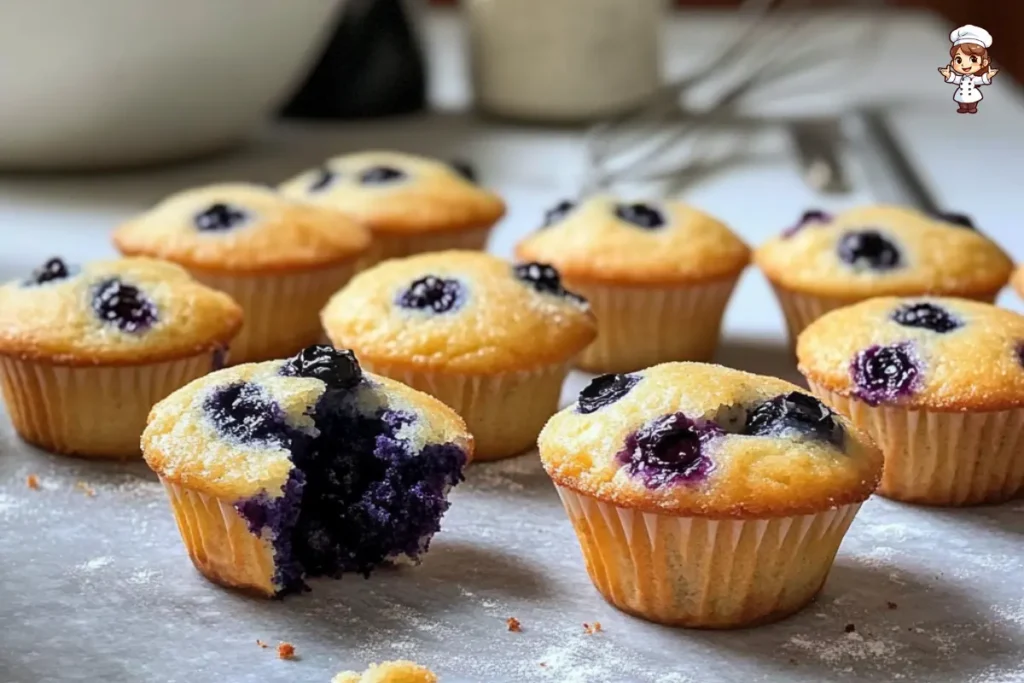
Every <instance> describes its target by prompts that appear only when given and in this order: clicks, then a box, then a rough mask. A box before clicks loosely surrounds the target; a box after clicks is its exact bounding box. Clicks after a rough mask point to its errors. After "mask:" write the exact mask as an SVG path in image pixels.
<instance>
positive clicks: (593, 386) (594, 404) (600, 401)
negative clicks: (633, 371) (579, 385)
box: [576, 375, 640, 415]
mask: <svg viewBox="0 0 1024 683" xmlns="http://www.w3.org/2000/svg"><path fill="white" fill-rule="evenodd" d="M639 381H640V378H639V377H637V376H636V375H600V376H598V377H595V378H594V379H592V380H591V381H590V384H588V385H587V386H586V387H585V388H584V389H583V391H581V392H580V396H579V399H578V400H577V402H576V403H577V407H576V410H577V412H579V413H582V414H583V415H587V414H589V413H593V412H595V411H597V410H600V409H601V408H604V407H605V406H606V405H610V404H612V403H615V402H616V401H618V400H619V399H620V398H622V397H623V396H625V395H626V394H628V393H629V390H630V389H632V388H633V387H634V386H636V384H637V382H639Z"/></svg>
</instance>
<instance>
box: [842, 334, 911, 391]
mask: <svg viewBox="0 0 1024 683" xmlns="http://www.w3.org/2000/svg"><path fill="white" fill-rule="evenodd" d="M850 376H851V377H852V378H853V382H854V384H855V385H856V390H855V393H856V395H857V396H859V397H860V398H861V399H863V400H864V401H865V402H866V403H868V404H869V405H878V404H879V403H882V402H885V401H892V400H894V399H897V398H900V397H901V396H907V395H910V394H912V393H913V392H914V389H915V388H916V386H917V383H918V381H919V379H920V376H921V368H920V366H919V365H918V363H917V361H916V358H915V353H914V349H913V346H912V345H911V344H909V343H902V344H892V345H890V346H872V347H870V348H868V349H865V350H863V351H861V352H860V353H858V354H857V356H856V357H855V358H854V359H853V362H852V363H851V364H850Z"/></svg>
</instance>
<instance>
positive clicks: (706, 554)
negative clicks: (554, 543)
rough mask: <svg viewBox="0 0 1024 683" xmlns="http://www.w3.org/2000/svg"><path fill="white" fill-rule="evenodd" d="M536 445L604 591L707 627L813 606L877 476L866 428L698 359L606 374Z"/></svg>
mask: <svg viewBox="0 0 1024 683" xmlns="http://www.w3.org/2000/svg"><path fill="white" fill-rule="evenodd" d="M539 444H540V457H541V461H542V462H543V464H544V469H545V470H546V471H547V473H548V474H549V475H550V476H551V478H552V479H553V480H554V482H555V486H556V488H557V489H558V492H559V495H560V496H561V498H562V502H563V503H564V504H565V509H566V512H567V513H568V515H569V518H570V519H571V520H572V524H573V526H574V528H575V530H576V534H577V536H578V537H579V540H580V545H581V546H582V549H583V557H584V560H585V562H586V566H587V571H588V572H589V574H590V578H591V579H592V580H593V582H594V585H595V586H596V587H597V589H598V591H600V592H601V594H602V595H603V596H604V597H605V598H606V599H607V600H608V601H609V602H610V603H611V604H613V605H614V606H616V607H618V608H619V609H621V610H623V611H625V612H628V613H630V614H634V615H636V616H640V617H643V618H645V619H649V620H652V621H657V622H661V623H665V624H671V625H679V626H690V627H701V628H732V627H740V626H749V625H753V624H759V623H765V622H769V621H773V620H776V619H780V618H782V617H785V616H786V615H788V614H790V613H792V612H795V611H796V610H798V609H800V608H801V607H803V606H804V605H805V604H806V603H807V602H809V601H810V600H811V599H812V598H813V597H814V595H815V594H817V592H818V590H819V589H820V588H821V586H822V584H824V582H825V578H826V577H827V575H828V572H829V569H830V568H831V566H832V560H833V559H834V557H835V554H836V551H837V550H838V548H839V544H840V542H841V541H842V539H843V536H844V534H845V533H846V530H847V528H848V527H849V525H850V523H851V521H853V517H854V515H855V514H856V513H857V510H858V509H859V508H860V505H861V503H862V502H863V501H864V500H865V499H866V498H868V496H870V495H871V492H872V491H873V490H874V488H875V485H876V484H877V483H878V478H879V475H880V474H881V469H882V455H881V454H880V453H879V452H878V450H877V449H876V448H875V447H874V446H873V445H872V444H871V442H870V441H869V440H868V439H867V437H866V436H865V435H864V434H862V433H861V432H859V431H858V430H857V429H855V428H854V427H853V426H852V425H851V424H850V422H849V421H848V420H846V418H844V417H841V416H840V415H838V414H836V413H834V412H833V411H832V410H830V409H829V408H827V407H826V406H825V405H824V404H822V403H821V402H820V401H818V400H817V399H816V398H814V397H813V396H811V395H810V394H807V393H804V392H803V391H802V390H801V389H799V388H798V387H796V386H794V385H792V384H789V383H788V382H784V381H782V380H780V379H775V378H772V377H762V376H759V375H752V374H749V373H745V372H740V371H738V370H730V369H728V368H723V367H720V366H717V365H706V364H700V363H666V364H664V365H658V366H655V367H653V368H649V369H647V370H644V371H642V372H638V373H632V374H616V375H601V376H599V377H597V378H596V379H595V380H594V381H593V382H591V383H590V385H589V386H588V387H586V388H585V389H584V390H583V391H582V392H581V393H580V395H579V399H578V400H577V402H576V403H575V404H573V405H571V406H569V407H568V408H566V409H565V410H562V411H561V412H559V413H558V414H557V415H555V416H554V417H553V418H551V421H550V422H548V424H547V425H546V426H545V427H544V430H543V431H542V432H541V435H540V442H539Z"/></svg>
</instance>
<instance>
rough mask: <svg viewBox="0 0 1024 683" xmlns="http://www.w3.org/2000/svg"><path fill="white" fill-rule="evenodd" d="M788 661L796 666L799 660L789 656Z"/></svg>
mask: <svg viewBox="0 0 1024 683" xmlns="http://www.w3.org/2000/svg"><path fill="white" fill-rule="evenodd" d="M789 663H790V664H792V665H793V666H796V665H797V664H799V663H800V662H798V661H796V657H790V658H789Z"/></svg>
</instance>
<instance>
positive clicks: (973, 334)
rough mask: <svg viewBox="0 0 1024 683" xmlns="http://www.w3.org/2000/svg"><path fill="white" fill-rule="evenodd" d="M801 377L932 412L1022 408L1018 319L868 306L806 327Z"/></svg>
mask: <svg viewBox="0 0 1024 683" xmlns="http://www.w3.org/2000/svg"><path fill="white" fill-rule="evenodd" d="M797 358H798V360H799V364H800V371H801V372H802V373H803V374H804V375H805V376H806V377H807V378H808V379H809V380H810V381H812V382H814V383H816V384H819V385H821V386H823V387H825V388H827V389H828V390H830V391H834V392H837V393H840V394H844V395H852V396H856V397H859V398H861V399H862V400H864V401H866V402H868V403H871V404H879V403H888V404H899V405H904V406H913V407H922V408H928V409H932V410H948V411H959V410H1000V409H1004V408H1014V407H1019V406H1021V405H1024V316H1021V315H1019V314H1017V313H1014V312H1012V311H1008V310H1005V309H1002V308H997V307H995V306H991V305H989V304H983V303H978V302H976V301H969V300H966V299H953V298H936V297H931V298H929V297H920V298H896V297H884V298H876V299H870V300H868V301H864V302H861V303H859V304H856V305H853V306H848V307H846V308H841V309H838V310H835V311H832V312H830V313H827V314H826V315H824V316H822V317H821V318H819V319H818V320H816V321H815V322H814V323H812V324H811V325H810V326H809V327H808V328H807V329H806V330H804V332H803V333H802V334H801V335H800V337H799V339H798V340H797Z"/></svg>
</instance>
